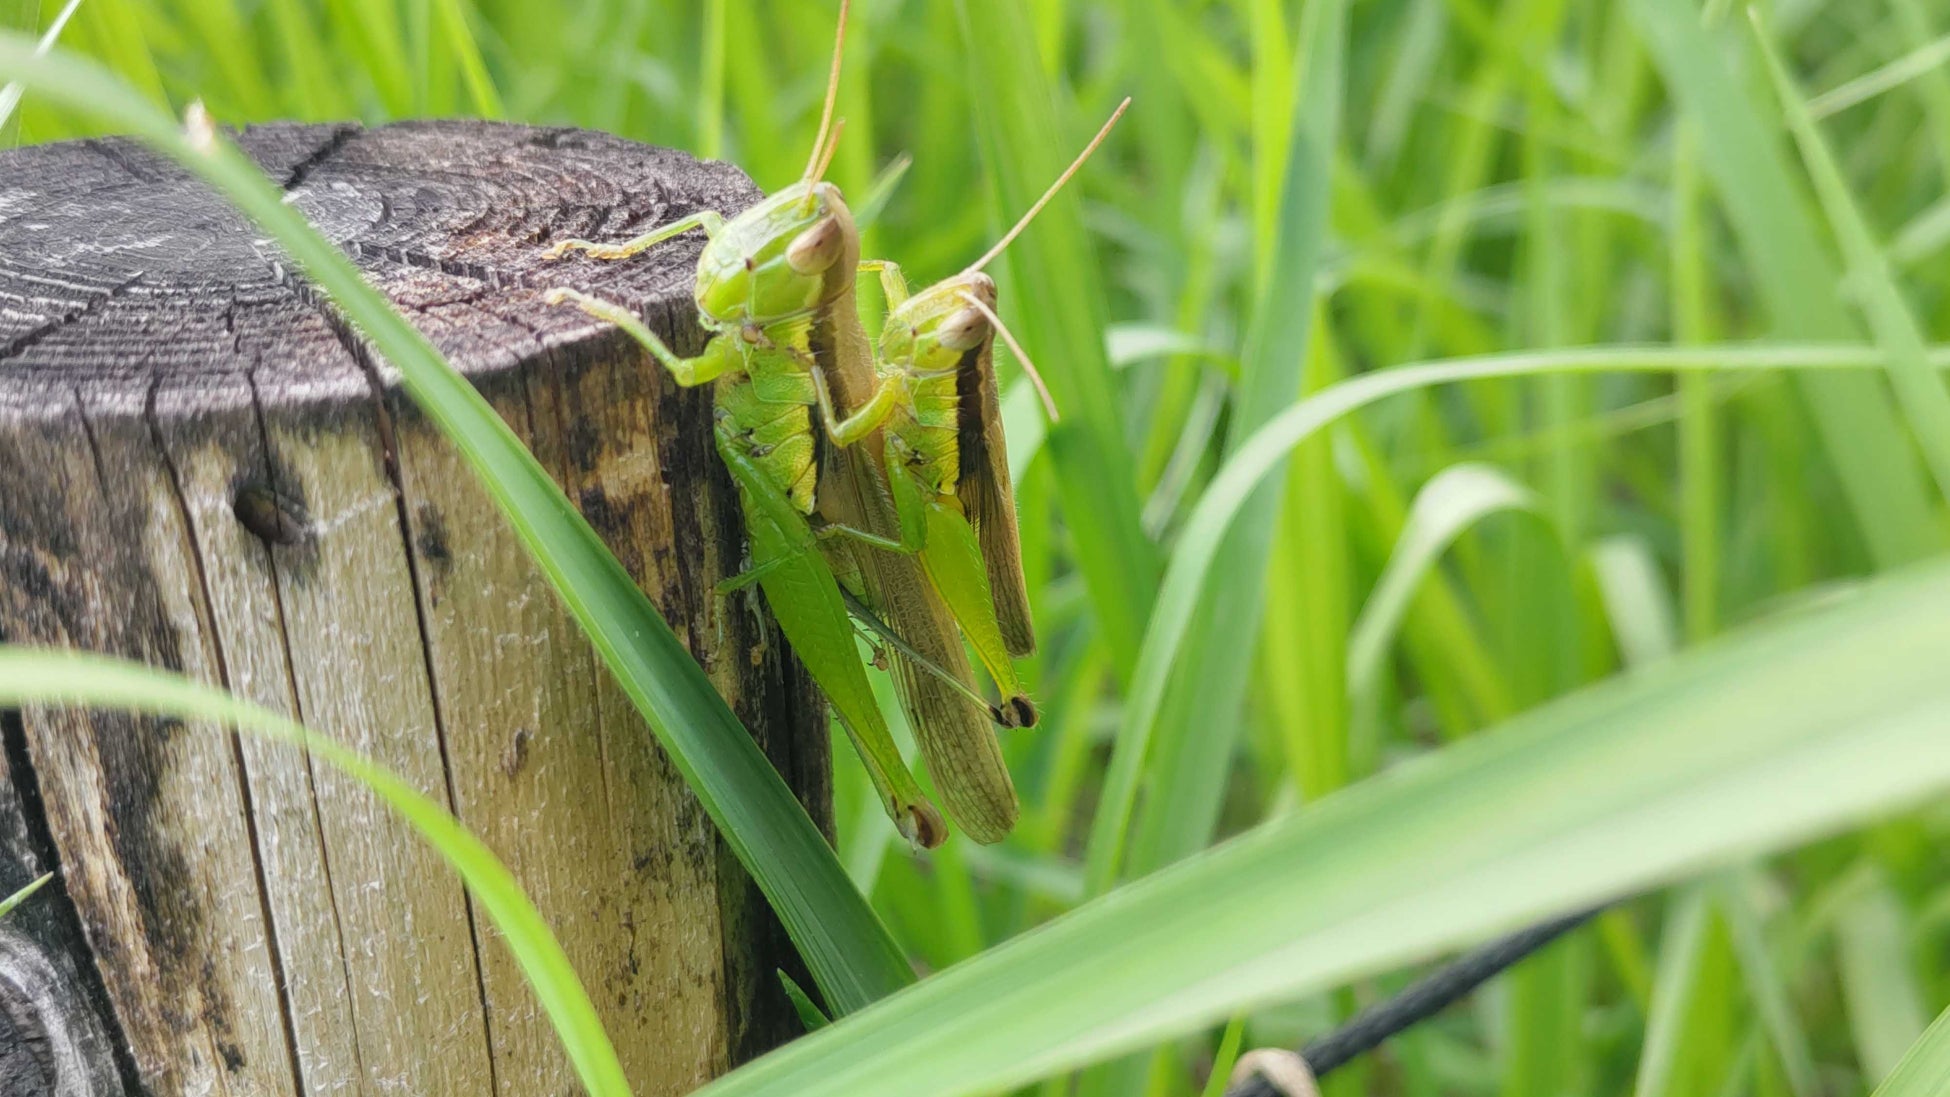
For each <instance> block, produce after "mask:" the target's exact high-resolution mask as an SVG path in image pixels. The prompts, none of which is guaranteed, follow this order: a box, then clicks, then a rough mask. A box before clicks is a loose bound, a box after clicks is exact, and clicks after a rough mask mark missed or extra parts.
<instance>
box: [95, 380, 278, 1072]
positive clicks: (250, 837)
mask: <svg viewBox="0 0 1950 1097" xmlns="http://www.w3.org/2000/svg"><path fill="white" fill-rule="evenodd" d="M161 387H162V381H161V378H157V379H156V380H155V381H154V382H152V383H151V384H150V386H149V397H148V399H147V400H146V401H145V402H144V404H143V409H142V419H143V422H144V423H146V424H147V425H148V427H149V438H150V441H151V442H152V443H153V444H154V446H155V447H156V454H157V457H158V459H159V460H160V461H161V463H162V467H163V472H164V479H165V482H166V483H167V484H168V485H169V494H170V500H171V502H173V503H174V504H175V507H176V517H177V520H178V521H179V522H181V523H182V525H183V534H184V536H185V537H186V538H188V540H189V545H190V560H191V562H192V569H193V571H194V572H195V578H196V593H197V595H198V597H200V598H201V599H202V605H203V612H204V613H205V614H206V615H210V616H212V617H214V614H215V610H214V602H213V601H212V599H211V597H210V576H209V569H208V568H207V567H206V566H205V564H204V560H205V556H204V552H203V546H202V543H201V539H200V538H199V537H198V535H197V531H196V519H195V515H194V514H193V513H192V512H191V510H190V506H189V502H188V500H187V499H186V498H185V497H184V495H183V475H182V472H181V471H180V470H179V469H178V468H177V467H176V459H175V457H174V455H172V454H171V453H170V450H169V446H168V444H167V442H166V440H165V439H164V438H163V431H162V424H161V423H160V422H159V421H158V420H157V418H156V393H157V391H158V390H159V389H160V388H161ZM84 414H86V413H85V412H84ZM210 650H211V654H212V656H213V658H214V659H215V660H216V670H217V680H218V683H219V684H220V685H221V686H222V688H223V691H224V692H225V693H234V692H235V687H234V686H233V685H232V684H231V675H230V659H229V656H228V654H227V653H226V652H225V651H224V642H223V637H222V636H221V635H216V634H214V633H213V634H212V635H211V637H210ZM226 735H227V737H228V738H229V740H230V754H231V759H232V765H233V766H234V769H233V772H234V773H235V775H236V778H237V797H238V803H239V805H240V806H241V808H242V810H243V816H244V833H245V837H246V840H247V844H248V846H249V849H250V856H251V875H252V878H253V879H254V880H256V882H257V902H258V912H259V917H260V918H262V919H263V923H264V935H265V944H266V949H265V951H266V952H267V953H268V955H269V959H270V964H271V975H272V979H273V980H274V981H275V983H276V986H277V1000H278V1024H279V1027H281V1028H282V1029H283V1030H284V1042H285V1053H286V1055H287V1056H288V1057H289V1063H290V1066H291V1081H292V1086H293V1090H292V1092H293V1093H296V1094H304V1093H305V1092H306V1089H305V1071H304V1064H303V1062H302V1061H301V1060H300V1058H299V1055H298V1034H297V1030H296V1029H295V1028H294V1027H293V1025H292V1020H291V1000H290V996H289V994H288V993H287V990H286V987H287V985H288V984H287V981H286V979H285V976H284V954H283V950H282V949H281V948H279V946H278V927H277V920H276V919H275V918H273V917H272V915H271V890H270V887H269V885H268V882H267V880H266V877H265V872H264V849H263V842H262V839H261V838H260V836H259V835H258V830H257V804H256V802H255V798H254V797H253V796H252V795H251V787H250V777H249V773H250V769H249V767H248V766H247V765H246V764H245V761H244V744H243V742H242V735H243V733H242V732H240V731H238V730H237V729H236V728H234V727H233V728H229V729H228V730H227V732H226ZM222 1077H223V1076H222V1075H219V1078H222ZM223 1084H224V1086H225V1088H226V1089H227V1088H228V1082H227V1081H225V1082H224V1083H223Z"/></svg>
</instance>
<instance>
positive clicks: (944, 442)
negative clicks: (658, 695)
mask: <svg viewBox="0 0 1950 1097" xmlns="http://www.w3.org/2000/svg"><path fill="white" fill-rule="evenodd" d="M846 7H847V4H846V2H845V0H842V4H841V12H840V32H839V34H838V35H837V36H836V41H835V44H834V51H833V68H832V73H831V79H830V81H829V85H828V91H827V99H826V106H825V110H824V112H823V114H822V117H821V120H820V127H819V135H818V137H817V138H816V139H815V141H814V146H813V152H812V156H811V158H810V159H809V161H808V162H807V166H806V171H805V174H804V175H803V177H802V178H801V179H800V181H799V182H797V183H795V184H793V185H792V186H790V187H787V188H785V189H784V190H782V191H780V192H779V193H777V194H775V195H773V196H771V197H770V198H768V199H766V200H765V201H763V202H761V203H759V204H758V205H756V206H754V207H752V208H751V209H749V210H747V211H745V212H744V213H742V214H739V215H738V216H737V217H734V218H732V219H730V220H726V219H725V218H723V217H722V216H721V215H720V214H718V213H715V212H711V211H704V212H701V213H698V214H695V215H692V216H690V217H685V218H682V219H680V220H677V221H674V222H672V223H670V224H668V225H664V226H661V227H659V228H657V229H655V230H653V231H652V232H649V233H647V234H645V235H643V236H640V237H637V238H636V239H633V240H630V241H628V242H625V243H622V244H615V245H607V244H595V243H590V242H588V241H584V240H565V241H562V242H560V243H558V244H556V245H555V246H554V247H553V248H551V249H550V251H549V253H548V254H549V256H550V257H554V258H559V257H562V256H564V255H567V254H569V253H570V252H575V251H580V252H583V253H586V254H588V255H589V256H591V257H594V258H599V259H622V258H627V257H629V256H632V255H635V254H638V253H640V252H642V251H643V250H644V249H646V248H649V247H651V246H653V245H655V244H657V243H660V242H662V241H665V240H668V239H671V238H672V237H675V236H678V235H680V234H682V233H685V232H688V231H690V230H692V229H702V230H703V231H704V232H705V234H706V235H707V236H708V237H709V242H708V243H707V244H706V245H705V248H704V251H703V253H702V255H701V256H700V257H699V260H698V273H697V286H696V300H697V305H698V311H699V314H700V319H701V322H702V323H703V325H704V327H705V328H706V329H707V330H709V331H710V332H711V336H710V339H709V341H708V342H707V343H706V345H705V347H704V349H703V351H702V352H700V353H699V354H698V355H696V356H695V357H690V358H686V357H682V356H680V355H678V354H676V353H675V352H673V351H672V350H671V349H670V348H669V347H668V346H666V345H665V344H664V343H663V341H662V340H661V339H659V338H658V337H657V336H656V334H655V333H653V332H651V331H650V330H648V328H646V327H645V326H644V325H643V324H642V323H641V322H640V321H639V320H638V319H637V318H636V317H635V316H634V315H632V314H631V313H630V312H629V311H628V310H626V309H623V308H621V307H619V306H617V305H614V304H611V303H609V302H605V301H601V300H599V299H596V298H592V297H590V296H588V295H586V294H583V293H580V292H577V291H575V290H569V289H555V290H551V291H549V293H548V297H547V299H548V300H549V302H550V303H562V302H572V303H574V304H576V305H577V306H579V307H581V308H582V309H584V310H585V311H587V312H589V313H591V314H593V315H595V316H597V317H600V318H602V319H605V320H609V321H611V322H613V323H615V324H617V325H618V326H619V327H621V328H623V329H624V330H625V331H626V332H628V333H629V334H630V335H631V336H632V337H634V338H635V339H636V340H637V341H638V342H639V343H641V344H642V345H643V346H644V347H645V349H647V350H648V351H649V352H650V353H651V355H652V356H654V357H655V358H656V359H657V360H658V361H659V362H660V363H662V364H663V366H664V367H665V368H667V369H668V370H669V371H670V373H671V375H672V376H673V377H674V378H675V379H676V380H677V382H678V383H679V384H681V385H686V386H689V385H701V384H705V383H710V384H712V385H713V395H714V400H715V409H716V417H715V424H716V429H715V433H716V443H717V449H718V452H719V454H720V456H721V457H722V458H723V460H724V462H725V465H726V467H727V468H728V469H729V470H730V471H731V474H732V477H733V480H734V481H735V482H736V483H737V485H738V488H739V494H740V497H741V500H742V502H743V506H744V511H745V521H746V527H747V531H748V533H749V535H750V538H751V552H752V561H753V566H752V568H751V569H750V570H749V571H747V572H745V573H744V574H743V575H740V576H737V577H735V578H733V579H731V580H727V581H726V583H724V584H721V585H720V591H721V593H729V592H731V591H734V590H738V589H742V588H744V587H747V586H750V585H751V584H753V583H756V584H758V585H759V587H760V588H761V589H763V590H764V592H765V595H766V600H767V602H768V603H770V605H771V608H772V612H773V615H774V616H775V617H776V618H777V619H778V621H779V624H780V627H781V628H782V629H783V630H784V632H785V635H786V639H787V640H788V641H789V642H790V643H791V644H792V647H793V650H794V651H795V652H796V653H797V654H798V656H799V658H800V661H801V662H803V663H804V664H805V665H806V667H807V669H808V670H809V671H811V672H812V675H813V677H814V679H815V680H816V681H818V682H819V684H820V686H821V687H822V688H823V689H824V690H825V692H826V695H827V697H828V699H829V700H830V701H831V702H832V704H833V708H834V711H835V712H836V713H837V715H838V716H839V719H840V723H841V725H842V727H844V728H845V730H846V732H847V734H848V736H849V738H850V739H851V740H852V742H853V744H854V747H855V749H856V750H857V752H858V753H859V755H860V758H861V760H862V762H863V763H864V764H865V766H866V768H867V772H868V774H869V776H870V777H871V778H872V780H873V784H874V787H875V790H876V792H877V793H878V795H879V796H880V798H881V801H882V804H883V806H884V807H885V809H886V811H887V814H888V816H889V817H890V818H892V819H893V820H894V823H895V825H896V826H897V827H898V828H899V830H900V831H901V833H902V834H904V835H906V836H907V837H908V839H909V840H910V841H913V842H914V843H916V844H918V845H921V846H924V847H932V846H935V845H938V844H940V842H941V841H943V840H944V839H945V838H946V837H947V828H946V826H945V824H944V823H943V821H942V819H941V816H940V814H939V813H937V812H936V811H935V809H934V807H933V805H931V804H930V803H929V802H928V800H927V798H926V796H925V795H924V794H923V793H922V791H921V789H920V787H919V786H918V784H916V782H915V780H914V777H913V776H912V774H911V773H909V771H908V769H907V767H906V764H905V763H904V762H903V760H902V758H901V756H900V752H899V750H898V748H897V747H896V746H895V743H894V740H893V736H892V735H891V733H890V732H889V729H888V727H887V724H886V721H885V718H884V716H883V715H882V714H881V711H880V709H879V706H878V705H877V704H876V703H875V701H874V697H873V692H872V688H871V686H870V685H869V684H868V681H867V677H866V673H865V669H864V667H863V666H862V664H861V661H860V659H859V656H858V648H857V646H856V641H855V635H856V633H855V626H854V624H853V621H852V619H851V618H850V617H849V615H848V601H849V596H851V600H853V601H855V602H857V603H859V605H858V606H857V607H856V608H858V609H859V610H861V611H862V617H863V618H864V619H865V620H867V621H868V622H869V623H870V624H871V625H872V626H873V627H874V628H875V629H876V631H881V632H882V635H883V637H884V638H885V639H886V640H888V641H889V642H890V644H891V645H892V646H894V647H895V648H896V649H897V651H898V655H897V656H896V657H895V658H894V660H893V666H892V669H893V671H894V676H895V684H896V687H897V692H898V693H899V695H900V698H901V702H902V706H903V708H904V709H905V711H906V712H907V714H908V716H909V720H910V723H911V724H912V726H913V728H914V732H915V737H916V739H917V740H918V741H919V743H920V745H921V750H922V754H923V756H924V757H925V758H926V759H927V762H928V766H929V770H930V772H931V773H932V774H933V776H934V779H935V782H936V785H937V787H938V788H939V789H940V792H941V794H942V797H943V800H944V802H945V804H946V805H947V807H948V811H949V814H950V815H951V816H952V817H953V818H954V819H955V821H956V822H957V823H958V824H960V826H961V827H962V829H963V830H964V831H966V832H967V833H968V834H969V836H970V837H972V838H974V839H975V840H976V841H979V842H994V841H999V840H1000V839H1001V838H1002V837H1003V836H1004V835H1005V834H1007V833H1008V831H1009V829H1010V828H1011V827H1012V826H1013V825H1014V822H1015V818H1016V813H1017V804H1016V798H1015V790H1014V786H1013V784H1012V782H1011V781H1010V778H1009V772H1008V769H1007V767H1006V765H1005V764H1004V763H1003V760H1002V756H1001V751H1000V747H999V745H998V743H997V742H996V738H995V735H994V733H993V732H992V731H991V729H990V728H989V726H988V725H989V723H990V722H991V721H993V722H995V723H999V724H1001V725H1003V726H1005V727H1026V726H1030V725H1033V724H1034V723H1035V721H1036V710H1035V706H1034V705H1033V704H1032V703H1031V702H1030V700H1029V698H1028V696H1027V694H1026V693H1025V692H1024V691H1023V689H1022V685H1021V682H1020V681H1019V680H1018V678H1017V676H1016V671H1015V668H1014V666H1013V664H1012V663H1011V661H1010V660H1011V657H1012V656H1022V655H1027V654H1029V653H1030V652H1032V651H1033V650H1034V649H1035V637H1034V632H1033V629H1032V627H1031V623H1030V614H1029V605H1028V598H1027V592H1026V590H1025V589H1024V582H1023V576H1022V568H1021V558H1020V550H1019V548H1018V539H1017V532H1016V519H1015V504H1014V500H1013V496H1012V493H1011V489H1010V486H1009V472H1008V458H1007V455H1006V452H1005V450H1004V446H1003V438H1002V429H1001V426H1002V425H1001V418H1000V413H999V406H998V401H997V392H996V377H995V367H994V341H995V337H996V334H997V332H1002V333H1003V334H1004V337H1005V338H1007V337H1008V336H1007V329H1006V328H1005V327H1003V326H1002V323H1001V321H1000V319H999V317H997V315H996V313H995V306H996V290H995V283H994V282H993V281H992V280H991V279H990V278H989V277H988V276H987V275H985V274H983V273H981V268H982V267H983V266H984V265H986V264H987V263H988V262H989V261H990V260H992V259H993V258H994V257H995V256H996V255H997V254H999V253H1000V251H1001V250H1002V248H1003V247H1004V246H1006V245H1007V244H1008V243H1009V241H1010V240H1012V239H1013V238H1014V237H1015V235H1016V233H1017V232H1020V231H1021V229H1022V228H1023V227H1024V226H1025V225H1027V223H1028V221H1029V219H1030V218H1033V217H1034V216H1035V214H1036V213H1037V212H1038V211H1040V210H1041V208H1042V206H1043V204H1044V203H1045V202H1047V201H1048V199H1049V197H1050V196H1051V195H1053V194H1054V193H1055V192H1056V190H1057V189H1058V188H1060V187H1061V186H1062V185H1063V183H1064V182H1066V181H1067V180H1068V178H1069V176H1070V175H1071V174H1073V173H1074V172H1075V170H1076V169H1077V167H1079V166H1081V164H1082V162H1083V160H1084V158H1087V157H1088V156H1089V154H1090V152H1091V151H1092V150H1094V149H1095V147H1096V145H1097V144H1098V143H1099V142H1101V140H1102V139H1103V137H1104V134H1105V133H1108V131H1109V129H1110V125H1111V124H1114V123H1115V122H1116V116H1113V117H1112V119H1111V122H1110V123H1108V124H1106V126H1105V127H1104V132H1103V133H1099V134H1098V137H1097V140H1096V141H1093V142H1092V143H1091V145H1090V148H1089V149H1086V150H1085V152H1084V154H1083V156H1082V157H1079V158H1078V160H1077V163H1076V164H1073V165H1072V166H1071V168H1070V170H1069V171H1066V172H1065V173H1064V175H1063V177H1062V178H1061V179H1059V180H1058V181H1057V183H1056V184H1055V186H1053V187H1052V188H1051V190H1050V192H1049V194H1046V195H1045V196H1044V198H1043V200H1041V201H1039V202H1037V204H1036V206H1035V207H1034V208H1032V209H1031V210H1030V211H1029V213H1028V215H1027V216H1025V217H1024V218H1023V220H1022V222H1020V223H1019V224H1018V225H1017V226H1016V227H1015V229H1012V230H1011V231H1010V233H1009V234H1008V235H1006V236H1005V237H1004V238H1003V239H1002V241H1001V242H1000V243H998V244H997V245H996V246H995V248H993V249H991V250H990V251H989V253H988V254H987V255H985V256H983V257H982V259H980V260H979V261H977V262H976V263H975V264H974V265H972V266H970V267H969V268H968V269H967V270H965V271H963V272H962V273H961V274H959V275H956V276H954V277H952V278H949V279H947V280H945V281H943V282H941V283H939V284H937V285H934V286H930V287H928V288H926V289H924V290H922V291H920V292H918V293H914V294H911V295H910V294H909V293H908V292H907V287H906V284H905V281H904V279H903V278H902V276H901V273H900V270H899V268H898V267H897V266H895V265H894V264H892V263H887V262H869V263H861V261H860V254H859V251H860V240H859V233H858V231H857V230H856V228H855V227H854V224H853V219H852V214H851V213H850V212H849V211H848V209H847V206H846V203H845V200H844V199H843V198H842V197H841V195H840V192H839V189H838V188H837V187H835V186H834V185H833V184H831V183H827V182H824V181H823V179H822V177H823V176H824V174H825V168H826V166H827V164H828V163H829V162H830V161H831V159H832V155H833V151H834V149H835V148H836V147H837V144H838V139H839V130H840V128H841V127H840V126H836V125H833V123H832V112H833V93H834V90H835V89H836V88H837V84H838V77H839V71H840V59H841V56H842V49H843V44H844V39H845V20H846ZM1122 110H1123V108H1122V107H1120V108H1119V114H1121V113H1122ZM863 269H864V270H872V271H877V272H878V273H879V275H880V278H881V282H882V285H883V286H884V287H885V289H886V293H887V299H888V306H889V308H890V310H891V311H890V312H889V314H888V315H887V317H886V321H885V323H884V325H883V329H882V334H881V337H880V342H879V345H878V347H877V348H876V347H874V346H872V345H871V344H870V343H869V342H868V339H867V335H866V331H865V329H864V327H863V326H862V324H861V321H860V316H859V310H858V303H857V300H856V297H855V281H856V276H857V272H858V271H859V270H863ZM1010 342H1011V344H1012V345H1013V343H1014V341H1013V339H1011V340H1010ZM1017 353H1018V356H1019V357H1021V358H1022V360H1023V362H1024V363H1025V366H1027V364H1028V359H1027V358H1026V356H1022V355H1021V352H1020V349H1019V348H1018V351H1017ZM1029 372H1030V373H1031V376H1032V377H1033V376H1034V374H1033V368H1031V369H1030V370H1029ZM1039 385H1040V382H1039ZM1045 400H1047V396H1045ZM1053 410H1054V409H1052V413H1053ZM815 416H816V417H817V419H815ZM881 622H885V624H881ZM963 635H966V637H967V639H968V644H969V646H970V647H972V648H973V649H974V650H975V652H976V655H977V657H978V658H979V659H980V661H981V662H982V664H983V666H984V667H985V668H986V669H987V671H988V672H989V675H990V677H991V678H992V679H994V681H995V683H996V685H997V687H998V689H999V690H1000V691H1001V694H1002V696H1003V701H1002V703H1001V704H1000V705H990V704H989V703H988V702H987V701H985V700H984V699H983V698H982V697H981V695H980V694H979V693H978V692H976V690H975V689H974V687H973V686H972V685H971V682H972V680H973V675H972V672H971V670H970V668H969V665H968V660H967V656H966V653H965V651H964V649H963V646H962V637H963Z"/></svg>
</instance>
